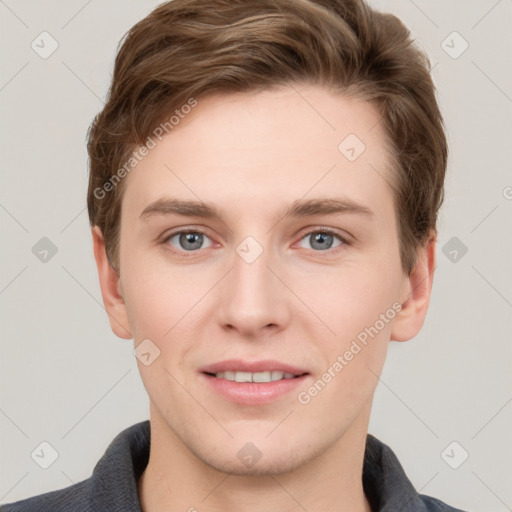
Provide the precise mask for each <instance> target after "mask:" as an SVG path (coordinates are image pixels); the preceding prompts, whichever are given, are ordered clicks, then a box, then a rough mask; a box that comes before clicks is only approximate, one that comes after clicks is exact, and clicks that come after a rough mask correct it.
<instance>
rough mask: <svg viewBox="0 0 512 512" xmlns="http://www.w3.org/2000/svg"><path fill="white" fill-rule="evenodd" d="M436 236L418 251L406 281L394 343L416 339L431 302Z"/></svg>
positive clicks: (392, 335) (394, 331)
mask: <svg viewBox="0 0 512 512" xmlns="http://www.w3.org/2000/svg"><path fill="white" fill-rule="evenodd" d="M436 245H437V236H436V233H431V236H430V238H429V241H428V242H427V243H426V244H425V245H424V246H423V247H421V248H420V249H419V250H418V256H417V260H416V263H415V265H414V268H413V269H412V271H411V274H410V275H409V276H408V277H406V278H405V281H404V287H403V291H402V294H401V299H402V300H401V303H402V309H401V311H400V312H399V313H398V314H397V315H396V317H395V319H394V322H393V327H392V329H391V340H394V341H408V340H410V339H411V338H414V336H416V335H417V334H418V333H419V331H420V329H421V327H422V326H423V322H424V321H425V317H426V316H427V310H428V306H429V302H430V293H431V291H432V283H433V280H434V269H435V266H436Z"/></svg>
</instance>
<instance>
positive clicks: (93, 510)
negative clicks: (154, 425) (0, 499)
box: [0, 420, 150, 512]
mask: <svg viewBox="0 0 512 512" xmlns="http://www.w3.org/2000/svg"><path fill="white" fill-rule="evenodd" d="M149 446H150V424H149V420H146V421H142V422H140V423H137V424H135V425H132V426H131V427H128V428H127V429H125V430H123V431H122V432H121V433H120V434H118V435H117V436H116V437H115V438H114V440H113V441H112V442H111V443H110V445H109V446H108V448H107V449H106V451H105V453H104V455H103V456H102V457H101V459H100V460H99V461H98V462H97V464H96V466H95V467H94V470H93V472H92V475H91V476H90V477H89V478H87V479H86V480H82V481H81V482H78V483H76V484H73V485H70V486H69V487H65V488H64V489H58V490H56V491H50V492H47V493H44V494H39V495H37V496H33V497H30V498H26V499H23V500H20V501H16V502H13V503H7V504H5V505H0V512H104V511H107V510H108V511H109V512H140V506H139V505H140V504H139V500H138V491H137V480H138V478H139V477H140V475H141V474H142V472H143V471H144V468H145V467H146V465H147V463H148V460H149Z"/></svg>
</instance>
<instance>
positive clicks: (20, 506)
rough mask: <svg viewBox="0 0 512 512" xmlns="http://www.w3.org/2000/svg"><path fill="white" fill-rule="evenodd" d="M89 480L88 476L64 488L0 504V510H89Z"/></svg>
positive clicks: (69, 511) (52, 511) (67, 511)
mask: <svg viewBox="0 0 512 512" xmlns="http://www.w3.org/2000/svg"><path fill="white" fill-rule="evenodd" d="M89 481H90V478H89V479H87V480H84V481H82V482H78V483H76V484H73V485H70V486H69V487H65V488H64V489H58V490H56V491H51V492H46V493H44V494H39V495H37V496H32V497H31V498H26V499H24V500H20V501H16V502H14V503H7V504H5V505H0V512H61V511H62V512H64V511H66V512H74V511H76V512H78V511H80V512H89V511H91V509H90V507H89V500H88V488H89ZM91 512H92V511H91Z"/></svg>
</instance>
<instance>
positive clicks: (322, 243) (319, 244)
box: [301, 229, 349, 251]
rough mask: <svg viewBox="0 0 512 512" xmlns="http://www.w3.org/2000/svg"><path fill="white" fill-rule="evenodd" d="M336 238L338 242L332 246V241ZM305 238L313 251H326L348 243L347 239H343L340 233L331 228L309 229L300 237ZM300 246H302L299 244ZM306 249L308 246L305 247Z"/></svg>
mask: <svg viewBox="0 0 512 512" xmlns="http://www.w3.org/2000/svg"><path fill="white" fill-rule="evenodd" d="M335 239H338V241H339V243H338V244H337V245H335V246H334V247H333V242H334V241H335ZM302 240H306V241H308V242H309V243H310V244H311V248H312V249H313V250H315V251H327V250H330V249H333V248H336V247H340V246H342V245H349V243H348V241H347V240H345V239H344V238H343V237H342V236H341V235H339V234H338V233H336V232H335V231H333V230H331V229H315V230H314V231H309V232H308V233H306V235H305V236H304V237H303V238H302V239H301V241H302ZM301 247H303V246H302V245H301ZM306 249H308V247H306Z"/></svg>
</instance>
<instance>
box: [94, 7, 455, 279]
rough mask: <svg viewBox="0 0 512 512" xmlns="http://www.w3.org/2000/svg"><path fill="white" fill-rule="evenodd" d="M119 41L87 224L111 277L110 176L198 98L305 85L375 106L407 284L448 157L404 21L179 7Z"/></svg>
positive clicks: (313, 11) (425, 74) (100, 126)
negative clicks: (101, 245) (97, 232)
mask: <svg viewBox="0 0 512 512" xmlns="http://www.w3.org/2000/svg"><path fill="white" fill-rule="evenodd" d="M123 39H124V41H123V40H122V41H121V42H120V48H119V49H118V54H117V57H116V60H115V66H114V74H113V78H112V83H111V86H110V89H109V93H108V96H107V101H106V104H105V106H104V108H103V110H102V111H101V112H100V113H99V114H98V115H97V116H96V117H95V119H94V121H93V123H92V125H91V127H90V129H89V132H88V153H89V160H90V175H89V190H88V195H87V206H88V212H89V219H90V223H91V225H97V226H99V227H100V229H101V231H102V233H103V235H104V240H105V249H106V253H107V257H108V259H109V262H110V264H111V266H112V268H114V269H116V270H118V269H119V227H120V220H121V219H120V213H121V200H122V196H123V189H124V183H125V181H126V180H119V179H118V181H117V182H114V183H112V178H115V175H114V174H113V173H114V172H115V171H116V170H118V169H119V171H121V166H122V165H123V163H124V162H126V161H127V160H129V159H130V156H131V155H132V154H133V151H134V149H135V148H137V147H140V146H141V145H143V144H144V143H145V142H146V141H147V139H148V137H149V135H150V134H151V133H152V131H154V129H155V127H156V126H158V125H160V124H162V123H163V121H164V120H165V119H166V118H168V117H169V114H170V113H171V112H173V111H176V109H179V108H180V107H182V106H183V105H186V104H187V102H190V99H191V98H196V99H197V98H200V97H204V96H205V95H207V94H211V93H230V92H249V91H258V90H263V89H268V88H271V87H273V86H278V85H286V84H287V83H296V84H297V83H301V82H302V83H310V84H316V85H322V86H326V87H329V88H331V89H333V90H335V91H338V92H341V93H344V94H347V95H352V96H356V97H359V98H361V99H363V100H366V101H369V102H372V103H373V104H375V105H376V106H377V107H378V109H379V112H380V114H381V117H382V123H383V126H384V131H385V133H386V136H387V142H388V143H389V144H390V148H391V160H392V161H393V183H392V186H393V190H394V202H395V211H396V216H397V223H398V231H399V238H400V256H401V264H402V268H403V270H404V272H405V273H406V274H410V271H411V270H412V268H413V266H414V263H415V261H416V254H417V249H418V248H419V247H421V246H423V245H424V244H425V243H426V242H427V241H428V240H429V237H430V236H431V232H432V230H434V232H436V219H437V213H438V210H439V207H440V206H441V204H442V201H443V196H444V193H443V183H444V175H445V170H446V164H447V153H448V148H447V142H446V137H445V133H444V129H443V119H442V116H441V113H440V111H439V107H438V104H437V101H436V97H435V87H434V84H433V81H432V78H431V76H430V61H429V59H428V57H427V55H426V54H425V53H424V52H423V51H422V50H420V49H419V48H417V47H416V46H415V44H414V41H413V40H412V39H411V37H410V32H409V30H408V29H407V28H406V27H405V26H404V25H403V23H402V22H401V21H400V20H399V19H398V18H396V17H395V16H393V15H391V14H386V13H381V12H378V11H376V10H374V9H372V8H370V7H369V6H368V4H367V3H366V2H365V1H364V0H293V1H290V0H244V1H241V0H171V1H170V2H167V3H164V4H162V5H160V6H159V7H157V8H156V9H155V10H154V11H153V12H151V13H150V14H149V15H148V16H147V17H146V18H145V19H143V20H141V21H140V22H138V23H137V24H136V25H134V26H133V27H132V28H131V29H130V30H129V31H128V32H127V34H125V37H124V38H123ZM340 142H341V141H340ZM126 172H129V170H128V171H127V170H126V166H125V167H124V172H122V173H121V174H122V176H124V175H125V174H126ZM117 178H120V175H119V174H118V176H117ZM376 179H377V178H376ZM109 183H110V186H109V187H108V194H107V193H105V191H106V190H107V187H106V184H109ZM98 191H100V192H101V191H103V192H101V193H99V192H98Z"/></svg>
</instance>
